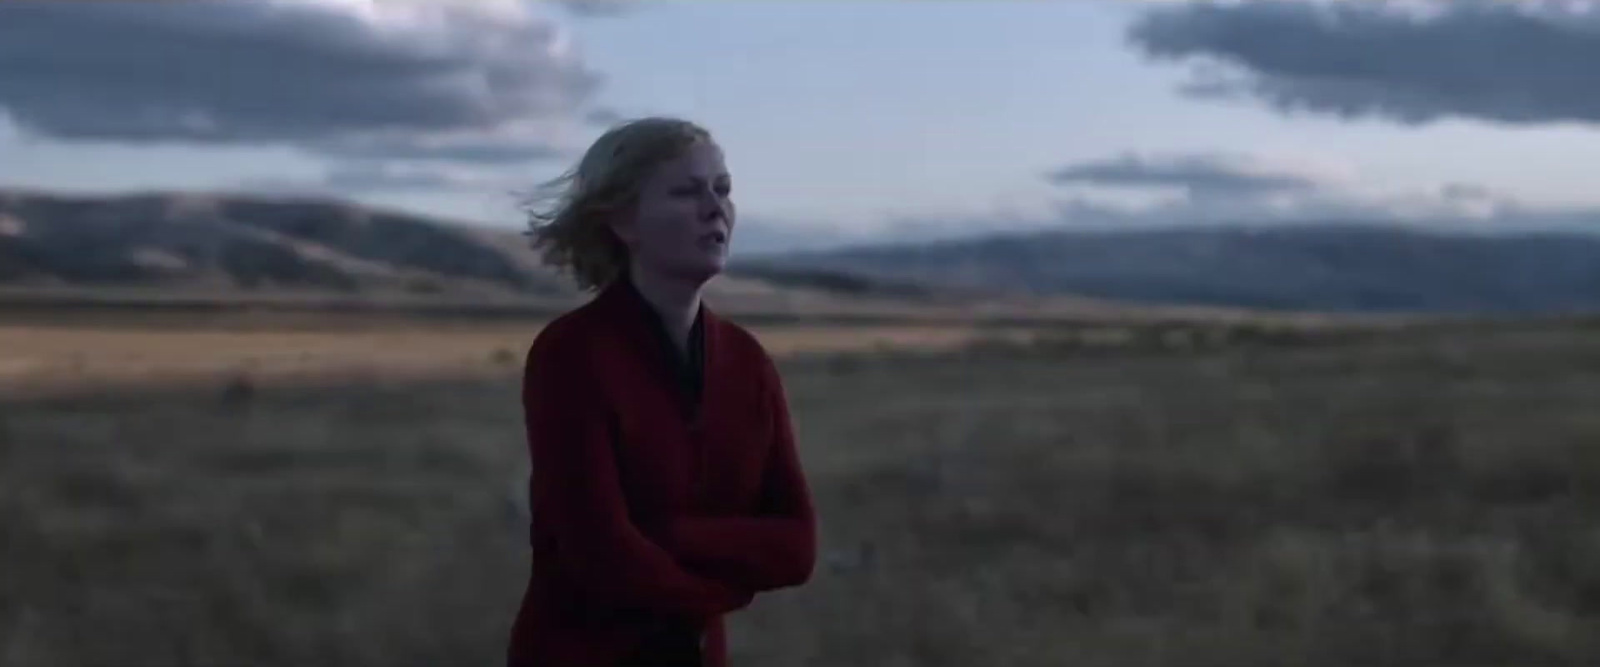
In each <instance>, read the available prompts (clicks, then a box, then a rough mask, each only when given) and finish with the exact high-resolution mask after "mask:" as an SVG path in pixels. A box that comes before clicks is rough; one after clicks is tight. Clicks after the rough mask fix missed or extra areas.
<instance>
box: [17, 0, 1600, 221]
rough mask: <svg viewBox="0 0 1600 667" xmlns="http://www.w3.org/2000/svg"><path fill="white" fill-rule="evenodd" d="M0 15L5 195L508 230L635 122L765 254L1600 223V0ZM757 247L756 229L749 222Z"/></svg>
mask: <svg viewBox="0 0 1600 667" xmlns="http://www.w3.org/2000/svg"><path fill="white" fill-rule="evenodd" d="M570 5H571V3H564V4H558V3H533V2H526V1H524V0H251V1H249V2H243V1H224V2H214V3H213V2H203V1H194V2H182V3H178V2H163V3H156V2H148V3H141V2H116V3H111V2H37V3H35V2H29V1H27V0H23V1H21V2H17V1H14V0H10V1H7V2H3V3H0V185H9V186H24V187H33V188H48V189H67V190H84V191H96V192H102V191H121V190H130V189H198V190H228V191H257V192H309V193H318V194H331V195H336V196H341V197H350V198H355V199H359V200H361V201H366V202H371V203H376V204H381V205H386V206H395V207H402V208H406V209H411V210H418V211H423V212H428V213H435V214H442V215H446V216H450V217H453V218H457V219H462V220H468V221H481V222H488V223H493V224H503V225H516V224H520V221H519V219H518V214H517V211H516V208H515V200H514V199H513V197H512V192H513V191H515V190H516V189H519V188H524V187H527V186H529V185H531V184H533V183H535V182H537V181H539V180H541V179H544V178H548V177H550V176H553V175H555V174H556V173H557V172H558V171H560V170H561V169H563V168H565V167H567V166H568V165H570V163H571V162H572V161H573V160H575V159H576V157H577V154H578V152H579V151H581V150H582V148H583V147H584V146H585V144H586V142H588V141H590V140H592V139H593V138H594V136H596V134H597V133H598V132H600V131H601V130H602V129H603V128H604V126H605V124H606V123H609V122H612V121H614V120H615V119H617V118H625V117H630V116H636V115H640V114H653V113H667V114H679V115H684V116H687V117H690V118H693V119H695V120H698V121H701V122H703V123H704V124H706V125H708V126H709V127H710V128H711V129H712V130H713V132H714V133H716V134H717V135H718V137H719V139H720V140H721V142H722V143H723V144H724V146H725V148H726V149H727V151H728V157H729V161H730V166H731V167H732V168H733V170H734V172H735V197H736V198H737V199H738V200H739V202H740V205H741V215H742V216H743V218H744V221H745V222H747V223H750V224H749V225H747V226H746V228H752V227H759V228H761V229H762V230H763V231H762V232H761V235H762V237H763V239H765V242H769V243H781V242H785V241H787V240H791V239H797V240H807V239H809V240H816V239H826V238H837V237H839V236H840V235H848V234H869V233H877V232H883V231H886V230H888V231H894V232H896V233H901V234H907V233H918V234H922V233H934V232H936V231H937V232H968V231H987V230H991V229H1007V228H1032V227H1049V226H1104V225H1135V224H1183V223H1190V222H1196V221H1201V222H1207V221H1209V222H1228V221H1236V220H1244V221H1292V220H1299V219H1315V218H1329V217H1345V218H1353V217H1361V218H1368V219H1389V218H1393V219H1403V220H1418V219H1421V220H1427V221H1430V222H1434V223H1438V224H1452V225H1465V226H1472V227H1475V228H1481V227H1489V228H1518V227H1533V226H1540V225H1549V224H1558V223H1559V224H1566V225H1569V226H1570V225H1573V224H1578V225H1583V224H1591V223H1589V222H1587V221H1589V220H1600V216H1593V217H1591V216H1590V212H1591V210H1600V188H1597V187H1596V186H1595V183H1596V180H1595V179H1596V178H1597V177H1596V176H1595V174H1596V173H1597V172H1600V69H1596V67H1595V63H1600V2H1570V1H1563V2H1539V1H1536V0H1530V1H1525V2H1503V1H1491V0H1485V1H1477V0H1449V1H1448V2H1437V3H1427V2H1407V3H1403V4H1401V3H1385V2H1380V1H1375V0H1350V1H1347V2H1311V1H1309V0H1281V1H1279V0H1272V1H1267V0H1262V1H1255V2H1227V3H1215V4H1213V3H1202V2H1184V1H1182V0H1167V1H1163V2H1136V1H1134V0H1082V1H1073V0H1054V1H1048V0H1047V1H1038V0H1023V1H1018V2H1004V1H996V0H982V1H978V0H973V1H968V2H949V1H946V2H916V1H910V0H906V1H897V2H887V1H879V2H867V1H862V0H851V1H849V2H815V1H814V0H793V1H790V2H779V1H771V0H760V1H757V0H746V1H741V2H734V1H726V0H706V1H704V2H665V1H662V0H648V1H647V2H637V3H634V2H626V1H608V2H604V3H593V4H587V5H580V6H579V7H576V8H574V7H572V6H570ZM752 234H754V233H752Z"/></svg>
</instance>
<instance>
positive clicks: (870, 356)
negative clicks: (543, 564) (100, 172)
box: [0, 324, 1600, 667]
mask: <svg viewBox="0 0 1600 667" xmlns="http://www.w3.org/2000/svg"><path fill="white" fill-rule="evenodd" d="M67 330H72V331H77V332H78V333H77V334H73V335H83V336H89V335H93V334H94V332H88V333H85V330H84V329H82V328H77V329H72V328H70V327H68V328H64V329H60V330H55V333H56V334H57V335H52V336H48V337H43V338H41V337H40V336H37V335H35V336H33V337H32V338H29V337H28V336H26V335H22V333H18V332H11V333H10V334H9V335H11V336H12V337H11V338H6V339H4V340H5V342H0V350H4V354H10V355H13V357H14V358H21V357H23V356H25V355H23V354H22V353H20V352H17V351H16V350H17V349H19V348H18V347H17V346H20V345H33V346H35V347H34V348H29V349H30V350H32V351H31V352H28V353H27V355H26V356H29V358H32V359H35V360H36V361H37V360H38V359H41V358H49V359H60V358H68V359H70V358H72V355H73V354H88V353H87V352H83V351H82V350H85V349H92V350H101V351H103V350H106V349H113V350H122V351H123V352H124V354H123V355H122V357H120V358H128V357H138V356H139V355H140V354H147V355H148V354H158V352H156V351H152V350H159V349H161V348H162V347H163V346H168V347H170V349H171V350H174V351H176V352H175V353H176V354H177V356H176V357H170V358H174V359H175V358H192V357H193V355H195V354H198V353H200V352H204V353H205V354H217V355H220V356H219V357H218V358H221V359H224V362H221V366H217V365H215V364H213V366H210V367H207V372H212V371H215V370H216V369H217V368H219V367H221V368H225V370H228V372H229V373H237V374H238V375H237V377H246V376H248V377H251V378H255V376H254V375H251V373H252V372H261V369H262V368H264V367H268V366H270V363H269V360H268V361H264V359H267V357H262V356H261V355H266V354H268V352H267V351H266V350H267V348H272V349H274V350H276V349H278V348H277V347H273V346H272V345H267V344H266V343H261V344H255V343H257V342H261V341H268V340H273V339H271V338H270V337H267V338H262V339H259V340H258V339H251V340H252V341H254V342H252V344H250V345H247V346H245V347H244V348H242V349H244V350H246V352H238V351H237V350H238V349H241V348H228V349H229V350H234V351H232V352H228V353H226V354H223V353H220V352H218V350H220V349H222V348H223V347H227V346H226V345H222V344H220V343H216V342H215V340H225V339H226V337H223V338H218V339H215V340H213V339H206V340H211V341H212V342H210V343H206V342H204V341H202V339H201V338H184V337H183V336H206V335H213V336H220V335H221V334H216V333H214V332H213V333H210V334H208V333H207V332H205V331H199V330H191V331H186V332H180V331H176V330H172V331H167V332H153V331H151V330H145V331H144V333H138V332H133V331H121V332H120V333H116V334H115V335H113V332H110V331H109V330H108V331H101V332H99V333H100V335H102V336H106V337H107V338H106V339H105V340H99V339H96V340H95V341H94V344H93V345H90V346H88V347H87V348H85V347H84V346H83V345H82V344H81V341H80V343H78V344H74V343H72V342H71V341H69V336H68V335H67V334H66V333H65V332H66V331H67ZM28 331H31V332H33V333H34V334H37V333H39V332H40V331H41V329H39V328H37V327H35V328H32V329H29V330H28ZM788 331H789V334H788V335H791V336H797V338H795V340H800V339H806V340H812V341H814V340H816V339H817V337H819V336H821V337H826V336H828V335H832V336H834V337H835V339H836V340H857V341H858V340H859V338H860V335H859V334H860V333H861V332H859V331H851V330H844V329H841V330H838V331H833V332H831V333H829V332H821V333H818V332H810V333H808V334H807V335H804V336H801V335H799V334H796V333H795V332H794V330H788ZM1596 331H1597V330H1596V329H1594V328H1592V327H1580V326H1578V325H1576V324H1573V325H1567V326H1556V325H1550V326H1544V327H1533V326H1529V327H1520V328H1500V329H1494V330H1490V329H1481V330H1475V329H1468V328H1459V329H1446V330H1437V331H1417V332H1411V333H1396V334H1391V335H1383V336H1369V337H1343V338H1327V339H1323V338H1320V337H1316V336H1311V337H1299V338H1297V337H1292V336H1291V337H1277V338H1270V337H1269V338H1254V339H1252V338H1240V337H1222V336H1211V337H1207V336H1200V337H1198V338H1193V337H1191V338H1189V339H1184V340H1179V339H1181V338H1182V337H1181V336H1180V337H1176V338H1175V337H1173V336H1165V335H1164V336H1160V337H1156V338H1151V337H1148V336H1146V337H1140V336H1133V337H1128V336H1123V337H1120V338H1119V337H1116V336H1099V337H1092V336H1086V335H1077V334H1074V335H1070V336H1069V335H1067V334H1063V333H1054V334H1048V335H1045V336H1043V337H1042V338H1041V339H1040V340H1038V341H1036V342H1033V343H1016V342H1003V341H998V340H993V339H986V342H985V343H984V344H979V345H968V346H965V347H962V348H960V349H934V348H921V349H900V350H888V349H856V350H847V349H842V348H840V347H838V346H834V347H829V346H815V345H814V346H812V347H806V346H804V345H800V344H798V343H795V344H792V345H791V346H789V347H784V345H783V344H781V343H778V341H781V340H783V338H782V336H783V335H784V330H781V329H769V330H767V331H764V332H763V335H764V336H765V337H766V338H767V339H768V340H769V341H771V342H773V343H774V345H775V346H776V347H779V348H782V349H783V351H784V352H786V353H792V354H786V361H785V362H784V364H783V365H784V373H785V378H786V381H787V383H788V387H789V391H790V397H791V401H792V403H793V407H794V410H795V413H796V420H797V427H798V429H799V432H800V438H801V444H802V447H803V449H804V456H805V462H806V465H807V468H808V470H809V473H810V476H811V480H812V484H813V487H814V492H815V494H816V499H817V504H818V509H819V511H820V513H821V517H822V536H823V548H824V558H823V562H822V564H821V565H820V566H819V568H818V572H817V575H816V577H815V579H814V580H813V582H812V583H811V584H809V585H808V586H806V587H804V588H802V589H799V590H796V591H791V592H785V593H781V594H775V595H771V596H768V597H765V598H763V599H761V600H759V601H758V602H757V604H756V605H755V606H754V607H753V608H752V609H751V610H749V611H747V612H743V613H741V614H738V615H736V616H735V617H734V618H733V621H732V625H733V640H732V641H733V652H734V658H735V664H737V665H763V666H789V665H826V666H829V667H834V666H838V667H845V666H851V665H863V666H866V665H871V666H874V667H878V666H888V667H892V666H901V665H905V666H910V665H930V666H942V665H949V666H961V667H967V666H978V665H1005V666H1012V665H1015V666H1033V665H1040V666H1043V665H1082V666H1112V665H1115V666H1138V665H1159V666H1184V667H1189V666H1211V665H1216V666H1221V665H1228V666H1238V667H1244V666H1253V665H1261V666H1266V665H1274V666H1276V665H1307V666H1320V665H1364V666H1374V665H1407V666H1412V665H1441V666H1443V665H1451V666H1456V665H1541V666H1543V665H1559V664H1572V665H1593V664H1597V663H1600V410H1596V409H1595V406H1596V405H1597V403H1596V400H1597V397H1600V335H1597V333H1596ZM3 335H7V334H5V333H3V332H0V336H3ZM140 335H143V336H147V337H149V338H147V339H145V341H146V342H145V343H137V342H136V340H135V338H132V337H134V336H140ZM235 335H237V332H235ZM263 335H264V334H263ZM280 335H287V334H280ZM301 335H306V336H324V337H325V339H315V340H321V341H323V342H315V343H314V342H311V341H313V339H309V338H308V339H303V340H302V339H295V340H294V341H293V344H290V342H289V341H288V340H287V339H277V340H278V341H279V343H282V345H281V349H282V350H283V352H282V354H284V355H288V358H295V359H298V357H297V356H296V355H299V354H303V353H304V351H305V350H306V349H308V348H310V349H315V350H320V351H321V352H317V353H316V354H313V355H312V357H313V359H312V361H318V360H324V359H335V358H341V355H359V354H364V353H367V352H362V351H363V350H372V349H376V345H375V339H372V338H360V336H376V337H381V336H393V335H404V334H403V332H400V333H397V332H396V331H395V330H392V329H385V330H382V331H372V332H367V333H359V334H358V333H349V332H346V333H343V334H334V333H329V332H321V333H317V332H314V331H302V332H301ZM418 335H420V334H418ZM450 335H454V336H460V338H441V337H440V336H444V334H437V333H436V334H435V335H434V337H432V338H429V339H428V340H430V341H432V344H433V345H435V347H428V346H422V345H420V344H419V345H418V346H416V347H410V348H407V349H420V350H432V352H431V353H430V354H433V355H435V356H443V357H451V358H455V356H452V355H459V357H460V358H461V359H468V358H470V359H472V360H473V363H478V361H480V360H485V359H488V360H491V361H492V364H490V366H491V367H499V368H500V371H499V372H485V373H474V374H470V377H462V378H461V379H456V380H453V381H452V380H445V379H442V378H436V379H426V378H423V377H420V376H419V377H409V376H405V375H404V374H398V375H384V374H379V375H371V376H362V377H357V376H351V377H344V378H338V379H336V380H337V381H334V380H330V381H329V382H328V383H326V384H324V385H323V386H318V387H310V386H297V385H294V384H292V383H273V382H260V383H255V384H240V383H239V382H233V383H218V382H212V381H211V380H206V381H204V382H200V383H198V384H196V383H189V384H187V385H181V386H180V385H174V386H170V387H168V388H158V387H157V386H155V385H150V386H149V387H148V388H146V389H144V390H142V391H139V392H110V393H104V394H97V395H87V394H70V393H59V392H58V393H57V394H56V395H53V396H36V397H29V396H26V395H21V393H20V392H19V393H18V395H15V396H13V397H12V398H10V399H9V400H8V401H7V402H4V403H0V563H3V567H0V666H4V667H11V666H18V667H20V666H30V667H31V666H33V665H40V666H51V667H57V666H59V667H70V666H75V665H86V666H88V665H93V666H101V665H104V666H107V667H114V666H121V665H194V666H197V667H199V666H213V665H244V664H249V665H349V666H365V665H374V666H376V665H492V664H496V661H497V660H499V659H500V656H501V650H502V647H503V645H504V640H505V633H506V629H507V626H508V624H509V621H510V617H511V614H512V612H513V610H514V607H515V603H516V600H517V597H518V595H519V594H520V592H521V587H522V585H523V582H524V579H525V572H526V568H527V564H526V560H525V559H526V551H525V548H524V540H525V528H524V526H523V524H522V523H521V521H522V519H521V515H520V510H519V507H518V499H517V494H516V488H517V483H518V481H519V480H518V478H517V474H518V471H519V470H520V469H521V467H522V465H523V463H522V461H523V457H524V453H523V449H522V447H523V443H522V440H521V431H520V428H521V423H520V414H519V411H518V409H517V405H516V393H517V390H516V382H515V378H514V377H511V376H510V375H509V374H508V369H510V370H514V369H515V366H516V364H517V363H518V362H519V358H518V356H512V357H511V358H506V356H505V355H506V354H513V355H520V350H521V347H522V345H521V343H517V341H520V340H524V339H525V338H526V336H527V335H528V331H527V330H523V329H516V328H515V327H506V328H502V329H476V330H466V329H463V330H460V331H455V332H454V333H452V334H450ZM946 335H947V336H948V334H946ZM924 336H926V333H925V332H924ZM890 338H891V339H892V338H893V336H890ZM912 338H915V337H914V336H913V337H912ZM1091 339H1092V340H1091ZM28 340H32V341H33V342H26V341H28ZM226 340H234V339H226ZM901 340H902V342H904V340H905V339H903V338H902V339H901ZM917 340H925V339H917ZM961 340H963V339H962V338H961V337H955V338H941V339H940V341H941V343H946V344H950V343H957V342H960V341H961ZM41 341H42V342H41ZM441 341H449V342H441ZM1139 341H1143V342H1139ZM1152 341H1154V342H1152ZM1185 341H1187V342H1185ZM1196 341H1201V342H1196ZM1205 341H1209V342H1205ZM235 342H236V341H235ZM886 342H893V340H886ZM156 343H159V344H156ZM513 343H516V344H513ZM229 344H230V345H231V344H233V343H229ZM52 345H53V346H55V347H54V348H51V347H50V346H52ZM118 345H121V346H123V347H117V346H118ZM855 347H860V346H859V345H857V346H855ZM502 349H509V350H514V351H515V352H513V353H502V352H500V350H502ZM51 350H54V351H53V352H52V351H51ZM73 350H79V352H73ZM197 350H198V351H200V352H197ZM206 350H210V351H209V352H205V351H206ZM445 350H449V352H445ZM801 352H805V353H806V354H799V353H801ZM102 354H103V352H102ZM160 354H166V353H160ZM272 354H277V352H273V353H272ZM317 354H324V355H326V356H316V355H317ZM51 355H56V356H51ZM62 355H65V357H63V356H62ZM241 355H242V357H243V358H255V359H257V365H256V366H252V367H250V368H243V367H240V368H243V370H240V369H238V368H235V367H234V366H232V364H236V363H239V359H240V358H241ZM252 355H255V356H252ZM112 358H119V357H117V355H110V356H100V357H93V356H89V357H85V358H84V360H82V363H81V367H80V369H79V371H80V372H87V371H84V370H83V369H86V368H88V367H90V366H93V365H95V364H100V363H110V362H106V361H105V360H106V359H112ZM162 359H169V358H168V357H163V358H162ZM271 359H278V357H271ZM367 361H368V362H370V363H372V364H376V365H377V366H381V365H382V364H385V363H388V362H389V361H390V360H389V359H388V358H368V359H367ZM165 363H167V362H166V361H161V362H160V363H157V364H155V365H156V366H160V365H161V364H165ZM318 363H320V361H319V362H318ZM313 365H315V364H313ZM141 368H143V367H141ZM108 373H110V376H115V375H116V373H115V372H112V371H108ZM108 377H109V376H108ZM126 377H128V378H133V379H138V378H139V377H144V376H141V375H139V374H138V373H132V372H130V373H129V374H128V375H126ZM207 377H210V376H207ZM252 382H253V380H252ZM130 386H131V385H130Z"/></svg>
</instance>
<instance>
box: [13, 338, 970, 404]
mask: <svg viewBox="0 0 1600 667" xmlns="http://www.w3.org/2000/svg"><path fill="white" fill-rule="evenodd" d="M753 329H754V331H755V333H756V335H757V336H758V337H760V339H761V340H762V343H763V344H765V345H766V346H767V347H768V348H769V350H771V351H772V352H773V354H775V355H780V356H787V355H792V354H799V353H828V352H845V351H861V350H872V349H876V348H879V347H894V348H915V349H936V348H949V347H959V346H961V345H964V344H966V343H969V342H971V341H973V340H975V339H976V338H977V337H978V336H979V335H980V332H979V331H978V330H977V329H975V328H973V327H963V326H949V325H885V326H830V325H773V326H760V327H753ZM538 330H539V324H538V323H536V322H524V323H515V324H486V323H471V324H458V325H439V324H434V325H429V324H426V323H419V322H408V321H404V320H400V321H397V322H396V323H395V324H394V326H392V327H385V328H361V329H353V330H352V329H339V328H332V329H318V328H315V327H299V328H288V327H284V328H274V327H271V326H267V327H256V326H252V327H245V328H238V327H216V326H206V325H203V324H202V325H196V326H192V327H181V328H179V327H172V326H161V327H150V326H144V327H129V326H119V325H110V326H107V325H101V326H83V325H79V326H61V325H55V326H49V325H28V326H0V395H4V394H9V395H14V396H15V395H34V394H40V393H50V394H60V393H63V392H73V391H82V390H84V389H96V388H104V387H141V386H148V385H162V384H167V385H171V384H190V385H192V384H194V383H197V382H198V383H211V384H215V383H216V382H218V381H225V380H228V379H231V378H234V377H249V378H250V379H251V380H252V381H256V382H295V381H318V380H327V379H330V378H334V379H337V378H352V377H356V378H370V379H387V380H416V379H426V378H447V377H478V376H483V375H499V374H505V373H507V372H515V371H517V370H519V369H520V368H521V360H522V357H523V354H524V353H525V351H526V350H527V347H528V344H529V343H530V342H532V340H533V337H534V336H535V335H536V334H537V333H538ZM982 335H984V336H993V335H995V334H994V332H992V331H985V332H982Z"/></svg>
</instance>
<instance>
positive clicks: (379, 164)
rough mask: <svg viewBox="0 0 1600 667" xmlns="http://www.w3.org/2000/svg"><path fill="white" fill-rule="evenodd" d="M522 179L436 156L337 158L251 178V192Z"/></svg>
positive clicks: (476, 188) (414, 188) (430, 189)
mask: <svg viewBox="0 0 1600 667" xmlns="http://www.w3.org/2000/svg"><path fill="white" fill-rule="evenodd" d="M523 185H525V184H524V183H523V182H522V181H520V180H517V179H515V178H514V177H513V176H512V175H510V174H508V173H507V172H505V171H499V170H495V169H493V165H490V166H489V168H478V167H475V166H471V165H463V164H451V163H440V162H426V161H425V162H409V163H407V162H395V161H342V162H337V163H334V164H332V165H330V166H329V167H328V168H327V169H326V170H324V172H323V173H322V174H321V175H320V176H318V177H315V178H252V179H246V180H244V181H243V182H241V183H239V188H240V189H242V190H245V191H251V192H268V193H275V194H300V195H316V196H328V197H339V196H346V195H386V194H397V193H399V194H438V193H476V194H508V193H510V192H512V191H513V190H515V189H516V188H517V187H519V186H523Z"/></svg>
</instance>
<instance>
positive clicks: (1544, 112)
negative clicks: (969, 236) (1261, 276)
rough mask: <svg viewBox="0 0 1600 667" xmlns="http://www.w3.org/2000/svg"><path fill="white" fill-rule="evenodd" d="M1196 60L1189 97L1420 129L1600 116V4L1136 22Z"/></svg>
mask: <svg viewBox="0 0 1600 667" xmlns="http://www.w3.org/2000/svg"><path fill="white" fill-rule="evenodd" d="M1127 37H1128V40H1129V41H1130V43H1131V44H1132V45H1133V46H1134V47H1135V48H1137V49H1139V50H1140V51H1142V52H1143V53H1144V54H1145V55H1147V56H1149V57H1151V58H1152V59H1154V60H1157V61H1166V62H1184V63H1190V64H1192V65H1194V66H1195V69H1194V70H1193V77H1192V78H1191V79H1190V80H1189V81H1188V82H1187V83H1186V84H1185V85H1184V87H1183V92H1184V93H1185V94H1188V95H1191V96H1196V97H1201V98H1222V99H1241V98H1243V99H1254V100H1257V101H1260V102H1263V103H1266V104H1268V105H1270V106H1271V107H1273V108H1275V109H1277V110H1279V111H1281V112H1285V113H1293V112H1299V111H1306V112H1314V113H1321V114H1331V115H1335V116H1339V117H1344V118H1364V117H1376V118H1384V119H1387V120H1391V121H1396V122H1401V123H1407V124H1419V123H1425V122H1432V121H1437V120H1441V119H1446V118H1470V119H1477V120H1484V121H1493V122H1501V123H1509V124H1533V123H1558V122H1578V123H1600V87H1596V86H1594V85H1593V80H1594V77H1593V73H1592V70H1593V63H1595V62H1600V4H1597V3H1593V2H1570V1H1560V2H1557V1H1551V0H1521V1H1513V2H1507V1H1503V0H1445V1H1438V0H1435V1H1432V2H1394V1H1385V0H1326V1H1318V2H1309V1H1302V0H1255V1H1251V2H1227V3H1222V2H1209V1H1208V2H1192V3H1182V4H1161V5H1160V6H1157V7H1154V8H1152V9H1148V10H1145V13H1144V14H1143V15H1142V16H1141V17H1140V18H1139V20H1137V21H1136V22H1135V23H1134V25H1133V26H1132V27H1131V28H1130V29H1129V31H1128V34H1127Z"/></svg>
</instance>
